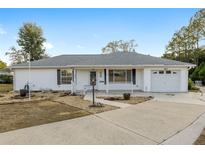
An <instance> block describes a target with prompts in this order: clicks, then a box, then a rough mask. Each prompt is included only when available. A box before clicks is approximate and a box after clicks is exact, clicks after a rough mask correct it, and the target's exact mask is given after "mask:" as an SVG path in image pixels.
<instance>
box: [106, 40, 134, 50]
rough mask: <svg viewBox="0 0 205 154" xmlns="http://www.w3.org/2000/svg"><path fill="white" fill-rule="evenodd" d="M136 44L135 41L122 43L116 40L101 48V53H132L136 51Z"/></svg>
mask: <svg viewBox="0 0 205 154" xmlns="http://www.w3.org/2000/svg"><path fill="white" fill-rule="evenodd" d="M136 47H137V44H136V43H135V40H130V41H123V40H117V41H112V42H109V43H108V44H107V45H106V46H105V47H104V48H102V52H103V53H114V52H134V51H135V50H136Z"/></svg>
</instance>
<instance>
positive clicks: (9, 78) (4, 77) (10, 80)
mask: <svg viewBox="0 0 205 154" xmlns="http://www.w3.org/2000/svg"><path fill="white" fill-rule="evenodd" d="M0 81H1V82H2V83H7V84H10V83H13V76H12V75H0Z"/></svg>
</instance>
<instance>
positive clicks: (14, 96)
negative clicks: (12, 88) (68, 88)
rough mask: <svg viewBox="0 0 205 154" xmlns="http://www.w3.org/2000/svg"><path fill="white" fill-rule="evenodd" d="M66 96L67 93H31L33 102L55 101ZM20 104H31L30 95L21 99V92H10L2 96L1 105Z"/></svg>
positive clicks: (0, 97) (0, 98)
mask: <svg viewBox="0 0 205 154" xmlns="http://www.w3.org/2000/svg"><path fill="white" fill-rule="evenodd" d="M64 96H66V93H65V92H55V91H54V92H53V91H50V92H31V101H40V100H53V99H56V98H58V97H64ZM18 102H30V101H29V97H28V95H27V96H26V97H21V96H20V95H19V92H8V93H4V94H1V96H0V104H10V103H12V104H13V103H18Z"/></svg>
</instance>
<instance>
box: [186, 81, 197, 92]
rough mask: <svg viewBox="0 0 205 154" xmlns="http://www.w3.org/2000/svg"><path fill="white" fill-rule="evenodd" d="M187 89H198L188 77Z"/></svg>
mask: <svg viewBox="0 0 205 154" xmlns="http://www.w3.org/2000/svg"><path fill="white" fill-rule="evenodd" d="M188 90H194V91H198V90H199V88H197V87H196V86H195V85H194V83H193V81H192V80H191V79H190V78H189V80H188Z"/></svg>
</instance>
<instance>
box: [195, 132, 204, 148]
mask: <svg viewBox="0 0 205 154" xmlns="http://www.w3.org/2000/svg"><path fill="white" fill-rule="evenodd" d="M194 144H195V145H205V128H204V129H203V131H202V132H201V135H200V136H199V137H198V139H197V140H196V141H195V142H194Z"/></svg>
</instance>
